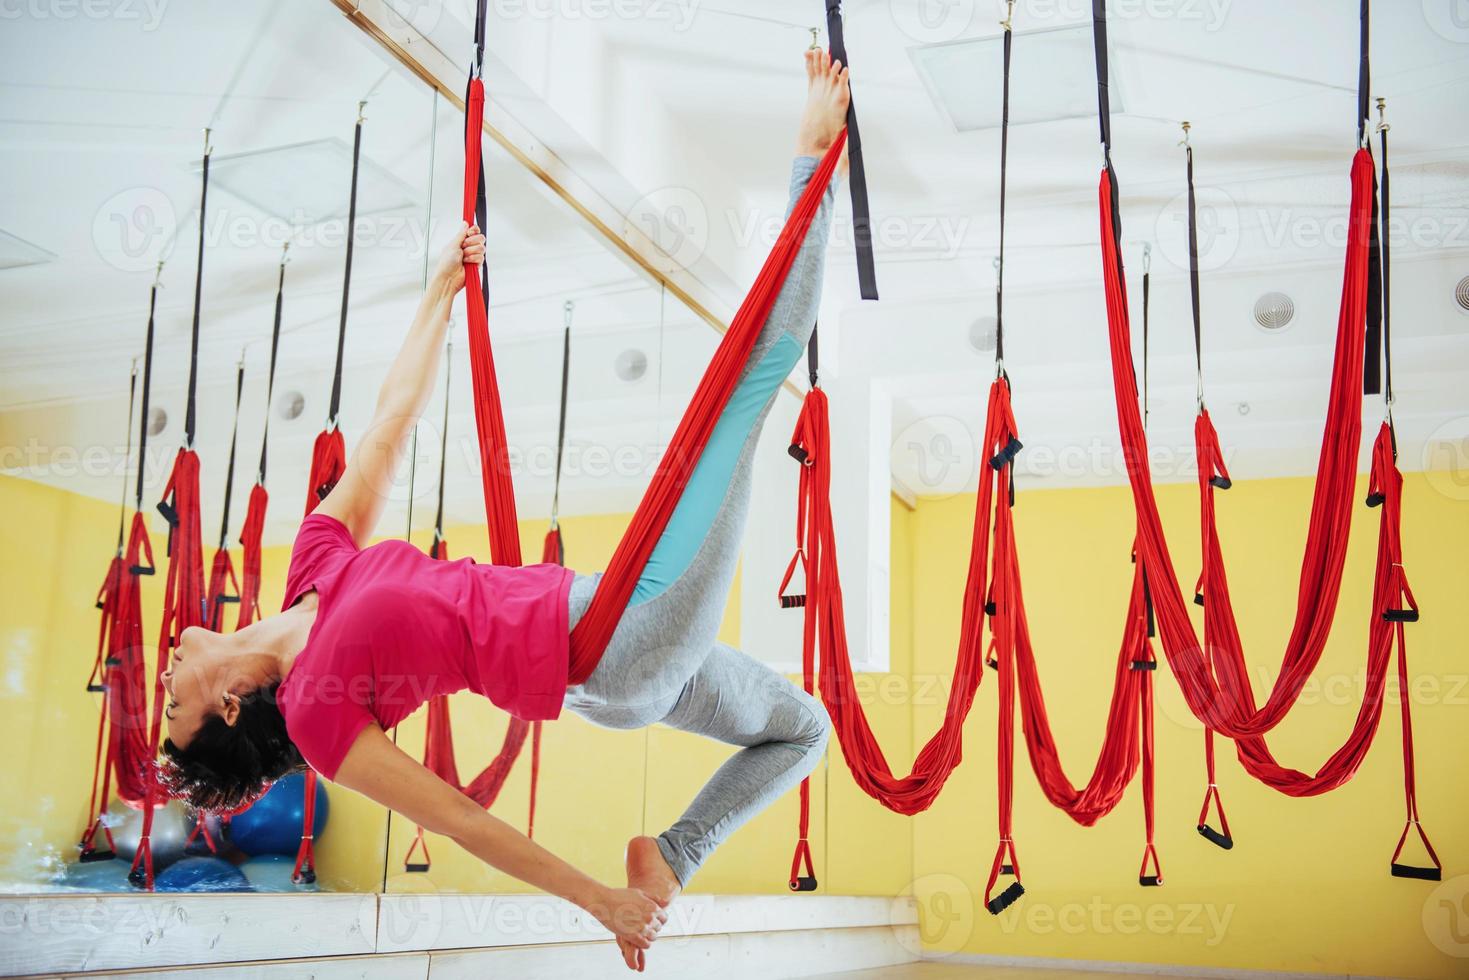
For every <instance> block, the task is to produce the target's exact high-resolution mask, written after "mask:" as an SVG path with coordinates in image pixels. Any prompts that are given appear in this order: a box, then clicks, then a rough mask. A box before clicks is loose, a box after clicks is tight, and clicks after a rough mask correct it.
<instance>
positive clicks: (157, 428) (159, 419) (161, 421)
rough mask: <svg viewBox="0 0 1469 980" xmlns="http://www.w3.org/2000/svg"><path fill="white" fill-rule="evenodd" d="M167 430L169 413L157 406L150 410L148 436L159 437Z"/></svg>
mask: <svg viewBox="0 0 1469 980" xmlns="http://www.w3.org/2000/svg"><path fill="white" fill-rule="evenodd" d="M166 428H168V412H166V411H164V410H163V409H161V408H159V407H158V406H157V405H154V406H153V407H152V408H150V409H148V435H150V436H156V435H159V434H161V433H162V432H163V430H164V429H166Z"/></svg>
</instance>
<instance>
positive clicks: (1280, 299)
mask: <svg viewBox="0 0 1469 980" xmlns="http://www.w3.org/2000/svg"><path fill="white" fill-rule="evenodd" d="M1295 316H1296V301H1295V300H1293V299H1291V298H1290V297H1289V296H1287V295H1286V294H1285V293H1266V294H1264V295H1263V296H1261V297H1260V298H1259V299H1257V300H1255V325H1256V326H1257V327H1259V328H1260V329H1261V330H1265V331H1268V332H1270V333H1278V332H1279V331H1281V330H1284V329H1285V328H1286V327H1288V326H1290V323H1291V321H1292V320H1294V319H1295Z"/></svg>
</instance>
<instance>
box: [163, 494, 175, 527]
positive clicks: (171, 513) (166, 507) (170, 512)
mask: <svg viewBox="0 0 1469 980" xmlns="http://www.w3.org/2000/svg"><path fill="white" fill-rule="evenodd" d="M158 513H160V514H162V515H163V519H164V520H165V521H168V526H169V527H178V526H179V512H178V511H177V510H175V509H174V506H173V504H171V503H169V502H168V501H167V500H160V501H158Z"/></svg>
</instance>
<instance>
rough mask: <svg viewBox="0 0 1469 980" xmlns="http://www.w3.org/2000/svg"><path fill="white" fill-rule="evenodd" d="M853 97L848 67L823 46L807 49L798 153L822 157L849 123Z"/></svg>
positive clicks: (797, 139)
mask: <svg viewBox="0 0 1469 980" xmlns="http://www.w3.org/2000/svg"><path fill="white" fill-rule="evenodd" d="M851 100H852V92H851V89H850V88H849V87H848V85H847V68H846V67H845V66H844V65H843V64H842V63H841V62H840V61H832V60H831V55H830V54H828V53H827V52H825V51H823V50H820V49H815V50H807V52H806V107H805V109H804V110H802V112H801V126H800V128H799V129H798V130H797V133H796V154H797V155H798V156H812V157H819V156H821V155H822V154H823V153H825V152H826V151H827V149H828V148H829V147H830V146H831V144H832V143H833V141H835V140H836V138H837V135H838V134H839V133H841V131H842V127H843V126H845V125H846V124H847V104H848V103H849V102H850V101H851Z"/></svg>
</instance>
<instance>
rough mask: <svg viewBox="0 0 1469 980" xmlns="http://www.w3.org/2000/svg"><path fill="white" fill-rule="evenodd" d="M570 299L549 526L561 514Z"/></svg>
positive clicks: (563, 339) (563, 341) (563, 335)
mask: <svg viewBox="0 0 1469 980" xmlns="http://www.w3.org/2000/svg"><path fill="white" fill-rule="evenodd" d="M571 310H572V303H571V300H567V301H566V326H565V327H563V328H562V331H561V415H560V417H559V418H558V420H557V423H556V479H555V482H554V483H553V484H552V486H551V526H552V527H556V526H557V518H558V517H559V516H560V514H561V457H562V455H563V454H564V453H565V450H566V390H567V384H568V382H569V381H570V380H571Z"/></svg>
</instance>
